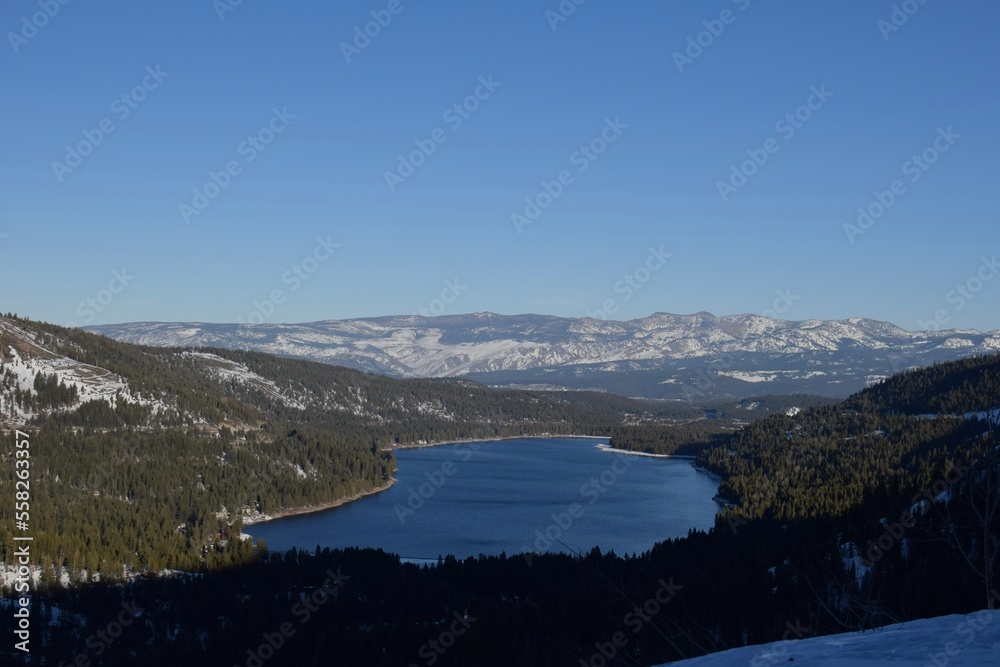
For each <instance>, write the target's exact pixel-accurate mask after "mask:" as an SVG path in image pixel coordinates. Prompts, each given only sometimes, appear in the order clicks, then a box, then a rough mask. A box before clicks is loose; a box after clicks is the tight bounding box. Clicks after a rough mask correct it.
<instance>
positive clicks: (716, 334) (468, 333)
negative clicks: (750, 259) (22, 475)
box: [89, 313, 1000, 397]
mask: <svg viewBox="0 0 1000 667" xmlns="http://www.w3.org/2000/svg"><path fill="white" fill-rule="evenodd" d="M89 329H90V330H92V331H96V332H99V333H102V334H104V335H107V336H109V337H111V338H116V339H118V340H123V341H127V342H130V343H137V344H143V345H153V346H171V347H198V346H213V347H225V348H234V349H245V350H258V351H263V352H269V353H272V354H277V355H284V356H292V357H301V358H305V359H311V360H316V361H324V362H328V363H333V364H341V365H345V366H351V367H354V368H359V369H362V370H366V371H372V372H377V373H382V374H387V375H393V376H399V377H453V376H465V377H469V378H471V379H475V380H478V381H482V382H486V383H489V384H498V385H520V386H525V385H529V386H547V387H565V388H574V389H583V388H596V389H608V390H612V391H616V392H618V393H623V394H626V395H633V396H650V397H695V396H704V397H710V396H739V397H743V396H749V395H753V394H767V393H792V392H808V393H819V394H824V395H834V396H837V395H846V394H848V393H850V392H852V391H855V390H857V389H858V388H861V387H863V386H865V385H866V384H869V383H871V382H872V381H875V380H877V379H880V378H882V377H885V376H887V375H891V374H892V373H894V372H896V371H899V370H903V369H906V368H910V367H914V366H921V365H927V364H930V363H933V362H935V361H945V360H951V359H956V358H959V357H963V356H968V355H972V354H979V353H988V352H995V351H998V350H1000V332H991V333H981V332H979V331H972V330H951V331H941V332H929V331H925V332H912V331H906V330H904V329H902V328H900V327H897V326H895V325H893V324H890V323H888V322H879V321H875V320H869V319H863V318H852V319H848V320H832V321H822V320H806V321H801V322H789V321H785V320H778V319H772V318H768V317H762V316H759V315H730V316H723V317H716V316H714V315H712V314H710V313H696V314H693V315H672V314H668V313H655V314H653V315H651V316H649V317H645V318H642V319H636V320H629V321H626V322H618V321H606V320H598V319H593V318H579V319H573V318H562V317H551V316H543V315H511V316H508V315H497V314H494V313H474V314H469V315H452V316H442V317H430V318H428V317H419V316H401V317H381V318H372V319H353V320H327V321H321V322H313V323H308V324H258V325H239V324H203V323H159V322H137V323H131V324H120V325H105V326H95V327H89Z"/></svg>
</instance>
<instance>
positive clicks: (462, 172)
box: [0, 0, 1000, 330]
mask: <svg viewBox="0 0 1000 667" xmlns="http://www.w3.org/2000/svg"><path fill="white" fill-rule="evenodd" d="M237 1H238V0H218V1H217V2H214V3H213V1H212V0H181V1H178V2H169V3H166V2H148V1H146V2H142V1H137V2H129V3H92V2H83V1H82V0H62V2H65V3H66V4H60V2H59V0H41V1H39V0H33V1H31V2H28V1H26V0H11V1H9V2H6V3H4V5H3V8H2V9H0V31H2V33H3V34H4V39H3V44H0V84H2V90H3V97H2V102H0V127H2V130H0V132H2V141H0V197H2V200H0V201H2V206H0V290H2V291H0V310H3V311H4V312H6V311H15V312H17V313H19V314H21V315H27V316H29V317H32V318H36V319H44V320H48V321H52V322H56V323H61V324H68V323H74V324H80V325H83V324H100V323H111V322H126V321H136V320H163V321H171V320H185V321H188V320H194V321H212V322H233V321H238V320H240V319H250V320H251V321H254V319H255V318H256V319H258V320H263V321H270V322H300V321H314V320H319V319H329V318H337V319H340V318H350V317H367V316H377V315H394V314H411V313H417V312H421V311H423V312H428V313H431V314H436V313H447V314H455V313H463V312H474V311H484V310H490V311H494V312H499V313H524V312H535V313H547V314H554V315H563V316H574V317H576V316H583V315H586V314H588V313H590V314H597V315H608V316H610V317H611V318H612V319H631V318H636V317H643V316H645V315H648V314H650V313H653V312H656V311H665V312H674V313H690V312H697V311H711V312H713V313H716V314H732V313H743V312H753V313H765V312H767V313H769V314H771V313H774V314H778V315H780V316H782V317H784V318H786V319H792V320H803V319H808V318H823V319H832V318H846V317H855V316H857V317H871V318H875V319H884V320H889V321H892V322H895V323H897V324H899V325H901V326H904V327H906V328H908V329H919V328H922V327H924V328H926V327H929V326H931V325H935V323H936V322H940V323H941V324H942V325H943V326H944V327H946V328H950V327H960V328H966V327H968V328H978V329H982V330H986V329H1000V308H998V307H997V306H998V303H1000V279H994V278H996V273H997V272H998V271H1000V268H998V267H997V266H996V265H995V264H994V263H993V258H994V257H995V256H996V254H997V253H1000V247H998V246H1000V243H998V237H1000V234H998V231H997V210H998V206H997V203H998V185H997V182H996V180H997V175H998V168H997V159H998V156H1000V129H998V126H997V122H996V119H997V118H998V117H1000V110H998V101H1000V97H998V95H1000V93H998V89H997V85H998V76H997V75H998V65H1000V40H998V39H997V36H996V26H997V22H998V20H1000V5H997V3H995V2H988V1H986V0H981V1H963V2H944V0H926V1H925V2H924V3H923V4H921V3H920V2H918V0H908V2H896V3H895V5H896V7H897V9H896V10H895V14H894V2H891V1H889V0H844V1H842V2H823V3H821V2H794V3H792V2H785V3H765V2H763V1H762V0H735V1H733V0H714V1H712V2H698V3H681V2H662V1H656V2H651V1H645V0H638V1H636V2H631V3H613V2H607V1H601V0H588V1H586V2H583V3H582V4H580V5H576V4H574V3H573V2H571V1H567V2H563V4H562V6H563V12H562V13H559V12H560V4H559V2H558V0H548V1H545V0H543V1H541V2H524V1H521V0H510V1H507V2H490V3H484V2H468V1H463V2H458V1H455V0H452V1H445V2H429V1H426V0H398V2H389V0H339V1H338V2H319V1H313V2H310V1H305V2H280V3H279V2H276V1H274V0H242V2H239V3H238V4H236V3H237ZM577 1H579V0H577ZM569 9H573V10H574V11H573V12H572V13H570V12H569V11H568V10H569ZM394 11H395V12H396V13H393V12H394ZM46 12H48V14H51V16H49V15H47V14H46ZM373 12H374V15H373ZM907 12H909V13H907ZM378 20H381V22H382V23H383V24H384V25H379V24H378V23H372V24H371V25H368V26H367V30H368V32H369V33H371V34H374V35H375V36H374V37H368V36H359V35H363V33H364V31H365V29H366V24H368V23H370V22H372V21H378ZM880 22H881V23H880ZM347 45H349V46H347ZM456 105H458V109H457V110H456V108H455V107H456ZM810 105H811V107H810ZM788 114H791V116H790V117H786V116H787V115H788ZM582 148H583V149H584V150H581V149H582ZM400 156H402V159H403V161H404V164H402V165H401V163H400V161H401V157H400ZM914 156H916V157H917V160H916V161H914V159H913V158H914ZM754 160H756V162H755V161H754ZM748 161H749V162H748ZM227 169H228V170H229V173H227ZM387 172H388V174H389V175H388V176H387ZM213 173H214V175H215V176H214V182H213V176H212V175H211V174H213ZM560 181H562V182H560ZM543 182H544V183H546V184H547V185H548V187H547V188H546V187H545V186H544V185H543ZM220 185H221V187H220ZM547 190H548V191H547ZM893 190H895V192H893ZM876 193H879V194H876ZM880 199H881V202H880V201H879V200H880ZM526 200H528V201H526ZM529 202H530V203H531V204H533V205H535V206H538V208H537V209H535V208H533V206H532V205H529ZM859 207H862V208H863V209H866V210H868V211H869V213H870V214H872V217H870V218H862V219H861V220H860V222H859V213H858V209H859ZM512 216H520V217H515V218H513V219H512ZM845 225H847V227H846V228H845ZM320 239H321V240H322V242H320ZM334 246H336V247H334ZM667 255H669V257H667ZM626 276H627V277H628V279H627V280H626ZM456 281H457V282H456ZM779 292H780V294H779ZM272 296H274V297H277V298H276V299H275V303H274V304H273V308H272V306H271V305H269V304H268V303H267V302H268V301H271V297H272ZM442 296H443V297H444V298H442ZM446 302H447V303H446ZM775 305H777V308H774V306H775Z"/></svg>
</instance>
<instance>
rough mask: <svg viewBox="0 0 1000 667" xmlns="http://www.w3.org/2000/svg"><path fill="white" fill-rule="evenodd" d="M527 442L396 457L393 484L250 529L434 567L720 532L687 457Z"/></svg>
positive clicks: (701, 479)
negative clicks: (440, 561) (441, 561)
mask: <svg viewBox="0 0 1000 667" xmlns="http://www.w3.org/2000/svg"><path fill="white" fill-rule="evenodd" d="M599 445H603V446H605V447H606V446H607V440H597V439H590V438H558V439H557V438H523V439H516V440H502V441H490V442H477V443H461V444H455V445H441V446H436V447H425V448H420V449H403V450H397V451H396V452H395V455H396V459H397V461H398V462H399V470H398V471H397V473H396V479H397V482H396V483H395V484H394V485H393V486H392V487H391V488H389V489H387V490H385V491H382V492H380V493H377V494H375V495H371V496H367V497H365V498H361V499H360V500H357V501H355V502H352V503H349V504H347V505H343V506H341V507H337V508H333V509H329V510H324V511H320V512H315V513H312V514H302V515H298V516H290V517H284V518H281V519H275V520H273V521H268V522H265V523H259V524H254V525H251V526H248V527H247V529H246V532H248V533H250V534H251V535H253V537H254V538H263V539H264V540H265V541H266V542H267V544H268V548H269V549H271V550H275V551H287V550H288V549H291V548H292V547H298V548H300V549H308V550H312V549H314V548H315V547H316V546H317V545H319V546H321V547H331V548H343V547H352V546H355V547H376V548H382V549H385V550H386V551H389V552H392V553H396V554H399V555H400V556H402V557H403V558H404V559H406V560H412V561H417V562H421V561H435V560H437V557H438V556H443V555H447V554H452V555H454V556H457V557H459V558H465V557H467V556H478V555H479V554H488V555H496V554H500V553H501V552H506V553H507V554H508V555H512V554H517V553H521V552H524V551H535V552H539V553H543V552H546V551H564V552H587V551H590V550H591V549H592V548H593V547H595V546H598V547H600V548H601V550H602V551H605V552H607V551H614V552H615V553H617V554H631V553H642V552H643V551H646V550H648V549H649V548H650V547H652V546H653V545H654V544H655V543H656V542H659V541H662V540H664V539H666V538H671V537H683V536H685V535H687V533H688V531H689V530H690V529H692V528H696V529H702V530H706V529H708V528H710V527H711V526H712V525H713V522H714V517H715V513H716V511H718V509H719V507H718V505H717V504H716V503H715V502H714V501H713V500H712V497H713V496H714V495H715V492H716V490H717V487H718V484H717V482H715V481H714V480H713V479H711V478H710V477H708V476H707V475H705V474H703V473H700V472H698V471H696V470H695V469H694V468H693V467H692V466H691V464H690V461H686V460H681V459H664V458H653V457H644V456H634V455H627V454H618V453H613V452H608V451H603V450H602V449H601V448H600V447H599Z"/></svg>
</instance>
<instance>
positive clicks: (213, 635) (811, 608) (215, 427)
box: [0, 319, 1000, 667]
mask: <svg viewBox="0 0 1000 667" xmlns="http://www.w3.org/2000/svg"><path fill="white" fill-rule="evenodd" d="M0 345H2V347H0V352H2V355H0V363H2V369H0V378H3V385H2V387H3V390H2V392H0V398H2V401H3V403H2V406H0V407H2V410H3V414H4V419H5V420H6V423H7V424H8V425H9V426H18V427H20V428H21V429H22V430H25V431H27V432H29V433H30V434H31V435H30V437H31V442H32V445H31V446H32V456H33V459H32V461H33V467H32V469H31V470H32V475H33V477H32V480H33V481H32V484H33V486H32V488H33V489H35V488H37V489H38V491H37V492H36V493H35V496H34V498H35V499H36V502H37V507H36V506H34V505H33V507H32V512H33V514H32V522H33V523H32V526H33V527H32V530H33V531H35V532H34V534H35V536H36V542H35V543H34V545H35V547H36V550H35V552H34V553H37V554H41V555H43V556H44V558H45V560H44V561H42V564H44V565H46V566H48V567H46V568H45V570H43V572H42V577H43V586H42V593H41V594H36V595H35V597H36V598H37V599H36V601H35V603H34V605H33V608H35V609H40V610H41V613H42V614H43V617H44V618H45V619H47V620H46V622H45V623H44V624H36V625H35V626H33V632H35V633H36V634H34V635H33V644H32V646H33V653H36V655H35V656H34V657H33V659H36V660H41V659H43V658H42V656H44V659H45V661H46V664H48V663H49V662H51V663H52V664H58V663H59V662H60V661H69V660H71V659H72V656H74V655H88V656H90V657H91V658H96V657H97V654H93V655H92V654H90V653H87V650H88V647H90V646H91V644H90V643H88V638H90V639H92V638H93V636H94V633H95V632H99V631H101V630H102V629H103V628H105V627H106V625H107V624H108V622H109V619H112V618H114V617H115V615H116V614H120V613H122V612H121V610H122V609H123V606H122V605H123V604H124V605H126V607H124V608H126V609H131V608H133V607H135V606H136V605H138V607H141V608H142V610H143V611H142V612H141V614H142V616H141V618H142V623H134V624H131V625H130V627H128V628H127V629H126V630H125V631H124V632H123V634H122V636H121V638H120V639H117V640H116V641H114V642H113V643H109V644H107V645H105V644H100V645H99V646H98V647H97V648H98V649H99V650H100V651H101V655H100V660H101V662H102V664H108V665H117V664H123V665H125V664H129V665H130V664H144V665H151V666H158V665H165V666H166V665H171V666H173V665H177V664H192V665H194V664H224V665H237V664H238V665H251V664H258V663H260V664H264V663H265V662H266V664H267V665H269V666H270V665H302V664H324V663H325V662H327V661H329V659H330V657H331V656H336V657H337V659H338V660H339V661H340V662H341V663H343V664H352V665H409V664H435V665H437V666H438V667H444V666H449V665H455V666H458V665H469V664H476V665H482V666H484V667H492V666H493V665H497V666H499V665H504V666H505V667H506V666H507V665H512V664H517V665H523V666H526V667H534V666H538V667H542V666H546V667H547V666H550V665H574V666H575V665H580V664H590V665H597V664H608V665H611V664H656V663H659V662H665V661H668V660H674V659H678V658H684V657H693V656H695V655H700V654H703V653H707V652H710V651H716V650H722V649H726V648H733V647H737V646H743V645H746V644H752V643H759V642H774V641H778V640H782V639H794V638H797V637H805V636H816V635H823V634H830V633H835V632H843V631H845V630H860V629H866V628H871V627H877V626H879V625H885V624H889V623H895V622H898V621H901V620H906V619H914V618H922V617H928V616H935V615H942V614H949V613H967V612H970V611H974V610H976V609H981V608H983V607H986V606H990V605H998V604H1000V592H998V589H1000V586H998V584H997V574H998V573H1000V572H998V568H1000V442H998V434H997V417H998V408H1000V383H998V378H1000V356H990V357H979V358H972V359H967V360H964V361H960V362H953V363H948V364H941V365H939V366H934V367H931V368H927V369H923V370H916V371H910V372H907V373H904V374H901V375H897V376H895V377H893V378H891V379H889V380H887V381H885V382H882V383H880V384H878V385H875V386H873V387H871V388H869V389H866V390H864V391H862V392H859V393H858V394H856V395H855V396H852V397H851V398H849V399H847V400H845V401H842V402H839V403H835V404H831V403H825V404H818V405H816V404H813V405H812V407H807V406H808V405H810V404H811V403H814V401H811V400H810V399H809V398H808V397H802V398H801V399H794V400H793V403H792V404H789V403H787V402H784V399H782V400H774V401H772V402H771V403H770V404H768V403H769V401H768V399H761V400H757V401H752V402H750V403H747V404H743V403H740V404H727V405H716V406H710V407H709V408H708V409H707V410H706V409H705V408H704V407H701V408H698V407H694V406H691V405H685V404H667V405H663V404H648V403H643V402H638V401H632V400H629V399H624V398H621V397H616V396H611V395H602V394H593V393H591V394H587V393H580V394H576V393H565V394H564V393H558V394H557V393H552V394H546V393H538V392H516V391H496V390H492V389H488V388H485V387H482V386H479V385H476V384H473V383H469V382H460V381H414V380H406V381H399V380H389V379H386V378H381V377H377V376H371V375H364V374H362V373H358V372H355V371H349V370H345V369H340V368H335V367H330V366H325V365H321V364H312V363H308V362H301V361H289V360H286V359H280V358H276V357H270V356H266V355H263V354H256V353H244V352H227V351H222V350H212V351H208V350H196V351H190V350H188V351H184V350H177V349H154V348H142V347H135V346H132V345H124V344H120V343H115V342H113V341H110V340H108V339H103V338H98V337H96V336H92V335H89V334H85V333H83V332H80V331H67V330H65V329H60V328H58V327H53V326H48V325H42V324H37V323H32V322H26V321H23V320H11V319H0ZM39 374H40V375H39ZM53 376H54V379H53ZM36 381H37V383H38V384H37V386H36V384H35V383H36ZM74 388H75V391H76V393H75V394H73V391H74ZM18 392H20V393H18ZM762 412H764V413H767V412H770V416H767V417H765V418H763V419H759V420H757V421H753V422H752V423H749V424H746V425H745V426H743V427H742V428H739V429H738V430H733V427H734V425H736V424H737V423H738V422H740V421H743V422H746V421H749V418H750V417H752V416H755V415H759V414H761V413H762ZM743 415H746V416H747V417H746V418H743ZM706 416H709V417H714V419H712V418H705V417H706ZM713 424H720V425H722V426H724V428H719V429H717V430H714V431H713V430H712V426H711V425H713ZM541 432H550V433H570V432H575V433H594V434H602V435H612V437H613V439H614V442H615V444H618V445H619V446H627V447H633V448H635V449H646V448H648V449H651V450H659V451H674V452H677V451H691V452H694V453H698V452H700V453H698V457H699V458H698V461H697V464H698V465H700V466H703V467H705V468H707V469H708V470H709V471H711V472H713V473H715V474H717V475H719V476H720V477H721V478H722V482H721V486H720V491H719V493H720V496H721V497H722V498H724V499H725V500H726V501H728V506H727V508H726V509H725V511H724V512H722V513H721V514H720V517H719V519H718V520H717V522H716V526H715V527H714V528H713V529H712V530H710V531H708V532H707V533H703V532H697V531H692V532H691V534H690V535H688V536H687V537H686V538H682V539H676V540H668V541H665V542H663V543H661V544H658V545H656V546H655V547H653V549H651V550H650V551H649V552H646V553H644V554H638V555H631V556H618V555H615V554H606V553H601V552H600V551H599V550H597V549H595V550H593V551H592V552H590V553H588V554H585V555H580V556H577V557H573V556H567V555H562V554H554V555H548V554H533V555H528V556H527V557H521V556H519V555H501V556H498V557H482V558H478V559H474V558H469V559H466V560H465V561H457V560H456V559H454V558H450V557H444V558H442V560H441V562H440V563H439V564H438V566H437V567H433V568H429V569H422V568H420V567H418V566H416V565H412V564H404V563H400V561H399V559H398V557H396V556H393V555H390V554H385V553H382V552H381V551H374V550H359V549H348V550H345V551H330V550H323V551H319V550H317V551H316V552H315V553H305V552H292V553H289V554H287V555H283V554H262V553H261V552H260V551H259V550H258V549H257V548H256V547H255V546H253V545H250V544H248V543H246V542H243V541H240V540H237V539H234V538H235V536H236V535H237V534H238V532H239V530H240V520H239V517H240V516H243V515H244V511H254V512H256V511H263V512H267V511H274V510H276V509H281V508H286V507H296V506H301V505H304V504H309V503H313V504H317V503H322V502H326V501H329V500H331V499H334V498H337V497H341V496H343V495H346V494H349V493H355V492H358V491H363V490H366V489H371V488H374V487H376V486H378V485H379V484H381V483H383V482H384V481H385V480H386V479H387V477H388V476H389V475H390V474H391V473H392V471H393V469H394V461H393V459H392V457H391V455H390V454H389V453H387V452H385V451H383V447H385V446H386V445H389V444H391V443H394V442H412V441H416V440H421V439H422V440H438V441H440V440H443V439H446V438H459V437H474V438H483V437H490V436H501V435H508V434H509V435H520V434H525V433H541ZM692 442H696V443H698V447H700V449H699V448H698V447H691V446H690V445H691V443H692ZM0 457H2V458H3V461H4V465H5V468H6V469H9V470H13V469H14V466H13V455H12V448H8V447H5V448H3V449H2V450H0ZM42 490H44V492H42ZM12 493H13V485H12V481H11V476H10V475H4V476H2V477H0V495H3V496H4V497H7V498H9V497H11V495H12ZM12 522H13V517H12V516H11V507H10V506H9V503H6V504H0V550H3V559H4V560H5V561H6V562H7V563H8V564H10V563H11V562H12V559H11V555H12V553H11V552H12V547H11V546H10V545H12V544H13V542H12V538H11V535H10V530H11V526H12V525H13V523H12ZM52 565H56V566H61V567H62V568H64V570H63V571H65V569H68V571H69V572H70V573H71V575H72V576H73V577H74V578H75V579H76V580H83V579H86V578H87V577H88V576H90V575H92V574H94V573H100V574H101V575H102V579H104V580H109V579H116V578H120V577H121V576H122V565H126V566H128V567H129V568H131V570H132V571H135V572H140V571H155V570H158V569H160V568H164V567H173V568H180V569H187V570H192V571H211V573H210V574H209V575H208V576H200V577H193V578H192V577H184V576H180V577H149V578H146V577H142V578H138V579H136V580H134V581H132V582H130V583H128V584H127V585H123V586H113V587H104V586H78V587H72V588H63V587H58V586H52V587H46V585H45V584H47V583H48V582H51V581H52V580H53V578H54V576H55V575H56V572H57V570H56V569H54V568H52V567H51V566H52ZM223 566H226V567H223ZM5 593H6V591H5ZM129 605H131V606H129ZM56 610H58V612H59V613H58V614H56V613H55V612H56ZM12 622H13V620H12V618H11V615H10V614H0V633H7V634H8V636H9V634H10V632H11V630H12V628H11V624H12ZM947 640H948V638H943V641H947ZM445 646H446V647H447V650H442V647H445ZM788 650H789V654H788V655H789V657H794V645H793V644H789V645H788ZM773 657H774V656H773V655H772V654H770V653H765V654H762V655H761V661H760V662H761V664H763V663H764V662H772V661H773V660H772V658H773ZM781 661H782V662H785V659H784V658H782V660H781Z"/></svg>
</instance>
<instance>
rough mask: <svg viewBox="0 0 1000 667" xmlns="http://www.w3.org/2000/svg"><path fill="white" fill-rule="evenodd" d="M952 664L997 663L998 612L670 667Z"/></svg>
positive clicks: (790, 643)
mask: <svg viewBox="0 0 1000 667" xmlns="http://www.w3.org/2000/svg"><path fill="white" fill-rule="evenodd" d="M792 664H794V665H809V666H810V667H813V666H815V665H820V666H821V667H856V666H860V667H868V666H869V665H871V666H874V665H899V666H901V667H945V666H946V665H947V666H948V667H953V666H954V665H962V666H964V665H1000V610H994V611H985V610H984V611H977V612H974V613H972V614H965V615H952V616H941V617H939V618H928V619H924V620H920V621H910V622H909V623H903V624H901V625H891V626H887V627H885V628H881V629H879V630H874V631H869V632H865V633H848V634H842V635H830V636H827V637H813V638H811V639H801V640H793V641H783V642H776V643H773V644H762V645H760V646H746V647H743V648H737V649H733V650H731V651H723V652H721V653H713V654H711V655H706V656H702V657H700V658H694V659H692V660H682V661H680V662H673V663H670V665H671V667H678V666H682V667H735V666H736V665H739V666H740V667H746V665H751V667H763V666H765V665H792Z"/></svg>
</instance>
